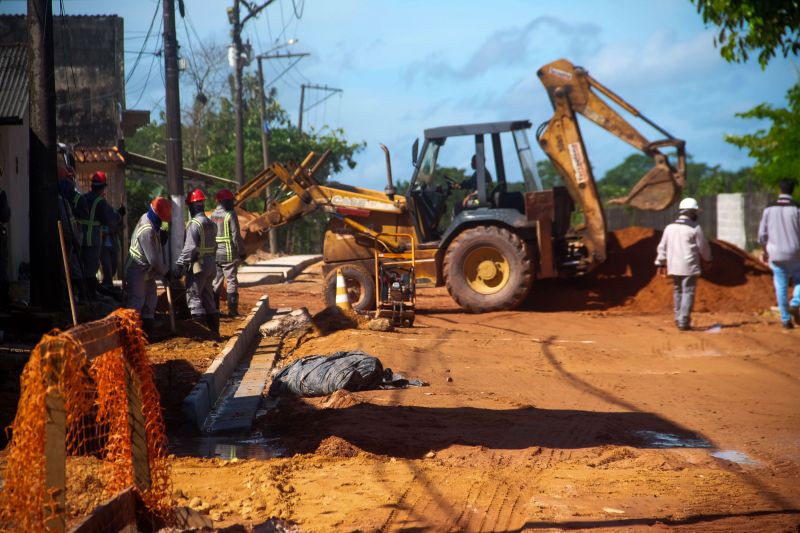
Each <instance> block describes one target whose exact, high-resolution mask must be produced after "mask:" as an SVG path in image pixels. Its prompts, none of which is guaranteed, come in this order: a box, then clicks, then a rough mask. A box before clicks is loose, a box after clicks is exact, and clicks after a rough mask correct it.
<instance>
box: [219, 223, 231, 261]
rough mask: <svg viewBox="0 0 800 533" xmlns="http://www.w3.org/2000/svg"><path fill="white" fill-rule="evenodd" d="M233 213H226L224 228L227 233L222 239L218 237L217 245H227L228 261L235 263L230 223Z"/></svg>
mask: <svg viewBox="0 0 800 533" xmlns="http://www.w3.org/2000/svg"><path fill="white" fill-rule="evenodd" d="M232 215H233V213H231V212H230V211H229V212H227V213H225V218H224V219H223V220H222V226H223V227H224V228H225V229H224V230H223V231H224V232H225V233H224V234H223V235H222V236H221V237H220V236H219V235H217V244H219V243H224V244H225V255H226V257H227V259H228V261H233V250H232V249H231V245H232V244H233V238H232V237H231V228H230V226H229V225H228V223H229V222H230V221H231V216H232Z"/></svg>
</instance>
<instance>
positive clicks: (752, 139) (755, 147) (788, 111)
mask: <svg viewBox="0 0 800 533" xmlns="http://www.w3.org/2000/svg"><path fill="white" fill-rule="evenodd" d="M786 100H787V103H788V105H787V106H786V107H783V108H776V107H773V106H771V105H769V104H759V105H757V106H756V107H754V108H753V109H751V110H749V111H745V112H744V113H737V114H736V116H737V117H740V118H745V119H756V120H767V121H770V122H771V123H772V124H771V125H770V126H769V129H765V128H761V129H759V130H757V131H756V132H755V133H750V134H746V135H726V136H725V140H726V141H727V142H729V143H731V144H733V145H735V146H738V147H739V148H741V149H744V150H747V152H748V154H749V155H750V157H752V158H754V159H755V160H756V164H755V166H754V167H753V171H754V172H755V174H756V176H758V178H760V179H761V180H763V182H764V183H765V184H768V185H771V186H774V185H776V184H777V183H778V181H780V180H781V179H784V178H790V179H798V178H800V150H798V147H800V82H798V83H796V84H795V85H794V86H792V87H791V88H790V89H789V90H788V91H787V93H786Z"/></svg>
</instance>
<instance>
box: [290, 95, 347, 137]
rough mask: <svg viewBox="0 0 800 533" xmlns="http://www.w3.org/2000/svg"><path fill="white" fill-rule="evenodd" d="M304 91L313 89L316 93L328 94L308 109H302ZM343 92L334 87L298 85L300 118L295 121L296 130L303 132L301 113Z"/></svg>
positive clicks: (304, 96) (304, 97)
mask: <svg viewBox="0 0 800 533" xmlns="http://www.w3.org/2000/svg"><path fill="white" fill-rule="evenodd" d="M306 89H315V90H318V91H328V92H329V93H330V94H329V95H328V96H326V97H325V98H322V99H321V100H317V101H316V102H314V103H313V104H311V105H310V106H308V107H304V104H305V99H306ZM341 92H344V91H342V89H336V88H335V87H328V86H327V85H317V84H315V83H303V84H301V85H300V117H299V118H298V119H297V129H298V130H300V131H301V132H302V131H303V111H308V110H309V109H311V108H313V107H316V106H318V105H319V104H321V103H322V102H324V101H325V100H327V99H328V98H330V97H331V96H333V95H334V94H336V93H341Z"/></svg>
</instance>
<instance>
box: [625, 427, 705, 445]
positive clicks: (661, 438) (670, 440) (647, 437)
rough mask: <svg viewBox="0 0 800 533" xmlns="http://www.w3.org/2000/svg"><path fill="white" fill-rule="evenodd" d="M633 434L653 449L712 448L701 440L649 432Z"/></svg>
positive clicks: (643, 431)
mask: <svg viewBox="0 0 800 533" xmlns="http://www.w3.org/2000/svg"><path fill="white" fill-rule="evenodd" d="M633 434H634V435H636V436H637V437H639V438H641V439H643V440H644V442H645V445H646V446H649V447H651V448H711V443H710V442H708V441H707V440H705V439H701V438H694V437H686V436H681V435H675V434H673V433H659V432H658V431H647V430H640V431H634V432H633Z"/></svg>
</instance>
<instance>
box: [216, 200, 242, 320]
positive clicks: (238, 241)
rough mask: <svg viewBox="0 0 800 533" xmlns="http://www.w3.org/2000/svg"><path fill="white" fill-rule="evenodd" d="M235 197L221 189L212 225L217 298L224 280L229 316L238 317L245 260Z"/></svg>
mask: <svg viewBox="0 0 800 533" xmlns="http://www.w3.org/2000/svg"><path fill="white" fill-rule="evenodd" d="M233 201H234V198H233V193H232V192H231V191H229V190H228V189H222V190H221V191H219V192H218V193H217V208H216V209H215V210H214V212H213V213H211V221H212V222H214V224H216V225H217V255H216V261H217V275H216V277H214V284H213V289H214V296H215V297H216V299H217V301H219V297H220V293H221V292H222V280H223V279H224V280H225V286H226V288H227V293H228V316H237V315H238V314H239V276H238V273H237V269H238V268H239V263H241V262H242V261H243V260H244V258H245V253H244V242H243V241H242V236H241V234H240V233H239V218H238V217H237V216H236V211H235V210H234V208H233Z"/></svg>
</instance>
